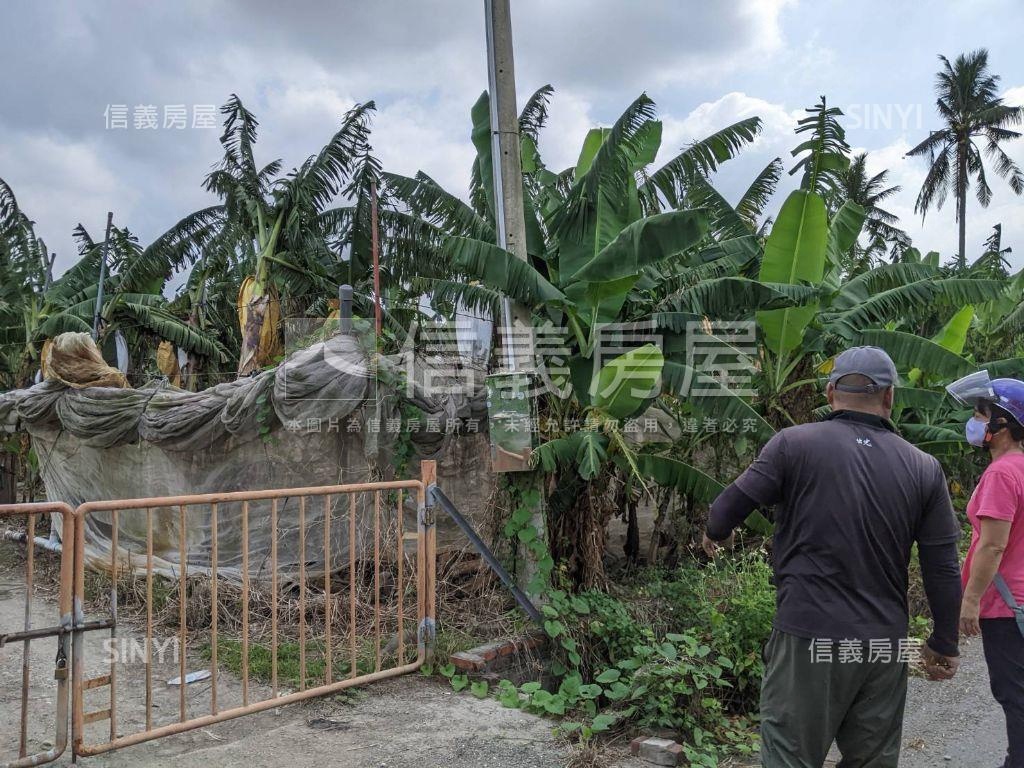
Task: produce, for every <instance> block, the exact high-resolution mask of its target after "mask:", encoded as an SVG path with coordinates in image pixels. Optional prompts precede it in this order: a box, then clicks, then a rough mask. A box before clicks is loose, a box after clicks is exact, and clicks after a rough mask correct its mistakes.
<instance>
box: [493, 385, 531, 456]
mask: <svg viewBox="0 0 1024 768" xmlns="http://www.w3.org/2000/svg"><path fill="white" fill-rule="evenodd" d="M533 385H534V376H533V374H530V373H518V372H516V373H495V374H491V375H490V376H488V377H487V429H488V432H489V433H490V437H491V470H492V471H493V472H528V471H530V470H532V469H533V467H532V466H531V464H530V457H531V456H532V455H533V449H534V448H536V446H537V440H538V438H539V435H538V434H537V432H538V429H537V398H536V396H535V394H534V386H533Z"/></svg>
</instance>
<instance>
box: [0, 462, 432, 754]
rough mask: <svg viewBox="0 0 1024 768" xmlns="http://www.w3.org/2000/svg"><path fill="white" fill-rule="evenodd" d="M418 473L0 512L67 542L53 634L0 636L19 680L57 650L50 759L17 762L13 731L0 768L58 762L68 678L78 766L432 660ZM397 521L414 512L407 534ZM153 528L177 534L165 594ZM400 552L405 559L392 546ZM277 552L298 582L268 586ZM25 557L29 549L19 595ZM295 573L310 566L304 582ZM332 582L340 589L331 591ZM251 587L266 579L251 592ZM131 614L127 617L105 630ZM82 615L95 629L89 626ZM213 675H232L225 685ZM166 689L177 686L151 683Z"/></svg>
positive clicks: (427, 553)
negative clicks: (262, 536)
mask: <svg viewBox="0 0 1024 768" xmlns="http://www.w3.org/2000/svg"><path fill="white" fill-rule="evenodd" d="M422 470H423V475H422V477H421V479H420V480H404V481H392V482H379V483H361V484H350V485H337V486H325V487H316V488H291V489H283V490H266V491H252V492H233V493H213V494H199V495H192V496H175V497H153V498H140V499H129V500H117V501H101V502H89V503H86V504H82V505H81V506H80V507H78V509H77V510H74V511H73V512H72V510H71V509H70V508H69V507H67V505H35V506H32V509H31V510H29V509H27V507H29V506H31V505H16V508H9V509H8V508H3V507H0V516H2V515H4V514H7V515H30V516H31V515H35V514H38V513H40V512H48V511H60V512H62V513H63V521H64V522H63V526H64V528H63V541H64V542H65V544H64V548H63V551H62V555H61V579H60V613H61V623H60V625H59V626H58V627H54V628H50V629H49V630H32V631H31V632H32V634H31V638H29V637H23V635H25V633H13V634H12V633H9V634H8V635H0V637H8V638H10V642H14V641H17V640H22V641H23V642H24V643H25V649H26V650H25V659H26V662H25V663H26V667H25V669H26V672H25V680H27V679H28V678H27V675H28V672H27V669H28V667H27V659H28V643H29V642H30V639H37V638H42V637H48V636H50V635H54V636H57V637H58V642H59V648H60V652H59V654H58V669H57V675H58V688H57V692H56V702H57V703H56V712H55V716H56V738H55V741H54V746H53V748H52V749H50V750H48V751H45V752H41V753H39V754H37V755H34V756H28V755H26V750H25V746H24V743H25V737H24V726H23V728H22V731H23V735H22V739H21V742H22V743H21V748H20V755H19V758H18V759H17V760H15V761H13V762H10V763H6V764H5V763H3V762H2V761H3V759H4V758H5V757H6V756H5V755H4V754H3V753H2V752H0V766H3V765H7V766H9V767H10V768H14V766H18V768H20V767H21V766H28V765H40V764H42V763H45V762H48V761H50V760H53V759H55V758H56V757H58V756H59V755H60V754H61V753H62V752H63V750H64V747H65V745H66V742H67V723H68V688H69V686H68V682H67V666H70V667H71V670H72V673H71V685H70V692H71V694H70V695H71V698H70V710H71V718H70V720H71V743H72V750H73V754H74V755H75V756H76V757H77V756H87V755H96V754H101V753H103V752H108V751H110V750H113V749H118V748H120V747H126V746H130V745H133V744H138V743H141V742H144V741H149V740H152V739H157V738H160V737H162V736H168V735H171V734H175V733H181V732H183V731H187V730H191V729H194V728H200V727H205V726H208V725H211V724H214V723H218V722H222V721H225V720H230V719H233V718H237V717H241V716H243V715H247V714H250V713H254V712H260V711H263V710H267V709H271V708H274V707H279V706H282V705H285V704H290V703H293V702H297V701H301V700H304V699H310V698H313V697H317V696H322V695H325V694H329V693H333V692H336V691H339V690H341V689H344V688H348V687H351V686H354V685H359V684H362V683H370V682H374V681H377V680H382V679H385V678H389V677H395V676H398V675H402V674H406V673H408V672H412V671H414V670H416V669H418V668H419V667H421V666H422V665H423V664H424V662H426V661H427V660H429V659H430V658H431V656H432V653H433V642H434V626H435V625H434V616H435V584H434V582H435V548H436V537H435V529H434V523H433V515H432V513H431V511H430V510H429V508H428V500H427V488H428V486H429V485H430V484H431V483H433V481H434V472H435V470H434V463H433V462H423V463H422ZM407 501H408V502H411V504H409V505H407V504H406V502H407ZM407 506H411V507H412V508H413V509H412V510H411V511H412V513H413V514H412V520H411V521H409V522H407V521H406V520H405V519H404V518H405V517H406V515H405V510H406V508H407ZM5 509H6V510H7V511H6V512H5ZM257 511H259V514H260V516H259V518H258V519H259V520H260V521H261V524H262V525H266V526H269V529H270V530H269V536H270V548H269V553H261V554H260V557H261V558H262V561H261V562H260V563H254V562H250V546H249V540H250V528H249V523H250V518H251V517H252V516H253V514H254V513H256V512H257ZM264 513H265V514H264ZM229 514H230V515H232V516H233V521H235V522H238V523H239V524H240V526H239V527H238V528H230V529H228V531H227V533H228V534H230V535H235V533H236V532H237V531H239V528H240V532H239V533H237V537H238V540H236V541H233V542H232V544H233V545H234V546H235V547H237V548H240V551H241V563H240V566H239V567H237V568H235V569H234V576H235V577H236V578H234V579H232V578H226V577H225V573H224V571H226V570H227V569H226V568H224V567H223V565H222V564H221V558H220V557H219V555H218V544H219V543H221V542H223V541H224V540H225V539H224V535H225V531H224V530H223V529H218V523H219V522H221V523H222V522H223V521H224V520H225V519H226V516H227V515H229ZM29 519H30V520H33V519H34V517H30V518H29ZM155 519H159V520H161V521H162V522H164V523H167V522H168V521H170V523H171V524H172V525H173V526H174V528H175V530H176V532H177V537H178V539H177V553H176V554H177V558H176V561H177V569H176V572H175V573H173V574H172V576H173V578H172V579H166V578H160V577H159V576H158V574H157V573H156V570H155V567H154V559H155V553H154V533H153V532H154V520H155ZM195 525H204V526H208V530H209V533H210V535H209V539H208V540H209V547H208V549H204V550H203V551H202V552H198V553H197V552H190V551H189V540H188V539H189V536H188V531H189V530H190V528H191V527H193V526H195ZM87 526H101V527H102V528H103V529H104V531H106V532H109V538H110V540H111V544H112V546H111V547H110V553H109V555H105V557H109V562H105V563H97V562H96V556H95V555H94V554H93V553H91V552H89V551H87V547H86V537H85V531H86V527H87ZM31 528H32V525H31V523H30V524H29V529H30V532H31ZM128 530H132V531H134V532H139V531H143V532H144V533H143V534H142V536H141V539H136V541H140V540H141V542H142V544H141V546H140V550H139V551H136V552H132V551H131V550H130V548H128V547H127V544H126V538H127V537H126V531H128ZM407 531H408V532H407ZM346 533H347V536H346V535H344V534H346ZM339 534H340V538H342V539H347V542H348V543H347V553H346V554H347V558H344V557H342V558H339V557H338V556H337V553H336V543H337V540H338V539H339ZM119 537H120V540H119ZM289 537H292V538H291V539H290V538H289ZM360 537H362V539H363V541H362V543H360V544H359V546H357V542H359V539H360ZM413 542H414V543H415V548H414V552H410V551H408V550H409V549H411V547H410V548H407V546H406V544H407V543H408V544H412V543H413ZM280 547H288V548H289V551H290V552H293V553H294V552H297V553H298V554H297V569H292V570H291V571H289V572H287V573H285V572H281V571H280V569H279V567H278V566H279V548H280ZM357 549H360V550H362V552H361V553H359V554H357ZM165 554H166V553H165ZM90 557H91V558H92V562H91V563H90V566H92V567H90V569H89V570H87V569H86V564H87V559H89V558H90ZM32 558H33V552H32V547H29V548H28V559H27V563H28V568H27V579H28V583H29V591H30V590H31V578H32V575H31V574H32V565H31V564H32ZM346 560H347V562H346ZM409 561H411V563H410V562H409ZM308 563H316V568H317V572H316V573H311V572H310V571H308V570H307V564H308ZM97 565H101V566H105V567H102V568H97V567H96V566H97ZM346 569H347V572H348V577H347V579H343V578H342V579H339V574H341V573H343V572H344V571H345V570H346ZM253 572H258V573H259V574H263V573H266V575H267V578H265V579H264V578H256V579H254V578H253V576H252V574H253ZM339 581H340V582H341V583H339ZM412 592H415V597H414V598H413V597H412V596H411V594H410V593H412ZM129 609H130V610H131V612H132V613H133V614H134V615H132V616H128V615H124V616H122V615H119V614H121V613H122V612H124V611H126V610H129ZM413 610H415V613H412V611H413ZM94 612H95V613H97V614H102V615H98V616H96V617H93V616H90V615H87V614H91V613H94ZM254 614H255V615H254ZM26 616H27V618H26V627H28V626H30V623H29V620H28V614H26ZM172 623H173V626H170V625H171V624H172ZM389 637H390V638H391V642H389V643H388V644H387V646H383V645H382V643H383V641H384V640H386V639H388V638H389ZM339 641H340V642H339ZM69 646H70V647H69ZM168 648H171V649H172V658H171V660H170V661H168V660H167V658H166V651H167V650H168ZM61 659H65V660H66V659H70V660H71V663H70V665H68V664H64V665H61V661H60V660H61ZM254 665H256V666H257V668H255V669H254V668H253V667H254ZM225 666H226V667H228V668H229V669H231V671H232V672H235V673H236V674H233V675H227V676H225V675H223V674H222V669H223V668H224V667H225ZM219 673H220V674H219ZM169 674H176V678H175V679H171V680H167V681H166V682H163V681H162V680H163V677H164V676H165V675H169ZM236 678H237V679H236ZM155 681H157V682H155ZM27 685H28V684H27V682H26V683H24V684H23V686H22V700H23V713H26V712H27V705H26V704H25V703H24V702H25V701H26V700H27V696H28V693H27V691H28V687H27ZM172 699H173V700H172ZM26 717H27V715H26V714H23V715H22V722H23V723H24V721H25V718H26Z"/></svg>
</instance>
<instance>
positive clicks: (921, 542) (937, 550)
mask: <svg viewBox="0 0 1024 768" xmlns="http://www.w3.org/2000/svg"><path fill="white" fill-rule="evenodd" d="M932 473H933V475H932V479H931V482H930V484H929V485H930V493H929V494H928V498H927V501H926V505H925V510H924V514H923V515H922V517H921V524H920V525H919V526H918V530H917V536H916V538H917V554H918V560H919V562H920V563H921V579H922V581H923V582H924V591H925V596H926V597H927V598H928V607H929V608H930V609H931V613H932V620H933V622H934V627H933V631H932V635H931V637H929V638H928V647H929V648H930V649H931V650H932V651H933V652H934V653H935V654H938V655H939V656H942V657H944V658H946V659H953V658H956V657H957V656H959V654H960V649H959V643H960V628H959V623H960V593H961V585H960V553H959V549H958V547H957V543H958V542H959V540H960V525H959V523H958V522H957V519H956V514H955V513H954V512H953V503H952V501H951V500H950V498H949V490H948V488H947V485H946V477H945V475H944V474H943V472H942V468H941V466H939V463H938V462H937V461H936V462H935V464H934V465H933V468H932Z"/></svg>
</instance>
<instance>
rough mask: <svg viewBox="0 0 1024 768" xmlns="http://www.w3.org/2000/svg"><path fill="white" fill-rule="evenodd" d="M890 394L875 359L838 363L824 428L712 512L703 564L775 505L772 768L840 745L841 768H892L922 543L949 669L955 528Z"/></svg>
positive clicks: (887, 366) (779, 440) (768, 740)
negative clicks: (902, 432) (911, 585)
mask: <svg viewBox="0 0 1024 768" xmlns="http://www.w3.org/2000/svg"><path fill="white" fill-rule="evenodd" d="M895 384H896V367H895V366H894V365H893V362H892V360H891V359H890V358H889V356H888V355H887V354H886V353H885V352H884V351H883V350H881V349H878V348H876V347H854V348H852V349H849V350H847V351H846V352H843V353H842V354H840V355H839V356H838V357H837V358H836V360H835V366H834V368H833V371H832V373H831V375H830V376H829V383H828V389H827V396H828V401H829V404H830V405H831V406H832V413H831V414H830V415H829V417H828V418H827V419H826V420H824V421H822V422H819V423H815V424H803V425H800V426H795V427H790V428H788V429H783V430H782V431H780V432H779V433H778V434H776V435H775V436H774V437H773V438H772V439H771V440H770V441H769V442H768V443H767V445H765V446H764V448H763V449H762V451H761V453H760V455H759V456H758V457H757V460H756V461H755V462H754V463H753V464H751V465H750V467H748V468H747V470H746V471H745V472H744V473H743V474H742V475H741V476H740V477H738V478H737V479H736V481H735V482H734V483H733V484H732V485H730V486H729V487H728V488H726V489H725V490H724V491H723V492H722V493H721V494H720V495H719V497H718V498H717V499H716V500H715V502H714V503H713V504H712V506H711V515H710V519H709V521H708V527H707V534H706V536H705V539H704V548H705V550H707V551H708V553H709V554H711V555H714V554H715V553H716V551H717V550H718V548H719V545H720V544H721V543H727V544H730V543H731V540H732V535H733V530H734V529H735V528H736V527H737V526H738V525H740V524H742V522H743V520H744V519H746V517H747V516H748V515H749V514H750V513H751V512H752V511H753V510H754V509H755V508H757V507H770V506H775V507H776V512H775V535H774V538H773V545H772V553H773V566H774V571H775V583H776V588H777V610H776V616H775V623H774V629H773V631H772V636H771V639H770V640H769V642H768V645H767V647H766V649H765V661H766V670H765V677H764V682H763V685H762V691H761V739H762V747H761V755H762V764H763V765H764V766H766V768H820V767H821V765H822V764H823V762H824V760H825V757H826V755H827V753H828V751H829V749H830V747H831V745H832V742H833V740H835V741H836V742H837V743H838V745H839V749H840V751H841V752H842V753H843V762H842V763H840V766H872V768H889V767H890V766H891V768H896V766H897V763H898V761H899V751H900V740H901V735H902V723H903V708H904V703H905V700H906V690H907V664H906V661H907V657H908V655H909V652H910V650H911V648H912V645H911V644H910V643H909V641H908V640H907V632H908V618H907V614H908V608H907V587H908V581H909V577H908V567H909V563H910V557H911V550H912V547H913V545H914V544H915V543H916V544H917V548H918V556H919V559H920V563H921V571H922V576H923V579H924V586H925V592H926V594H927V597H928V602H929V606H930V607H931V611H932V615H933V617H934V622H935V626H934V632H933V633H932V635H931V637H930V638H929V639H928V641H927V642H926V643H925V645H924V646H923V647H922V648H921V654H922V656H923V659H924V662H925V668H926V670H927V672H928V674H929V676H930V677H931V678H932V679H936V680H941V679H949V678H951V677H953V675H954V674H955V673H956V669H957V666H958V658H957V657H958V654H959V651H958V647H957V645H958V641H959V635H958V627H957V622H958V618H959V604H960V569H959V560H958V552H957V541H958V540H959V537H960V528H959V525H958V524H957V521H956V517H955V515H954V513H953V508H952V504H951V503H950V499H949V493H948V491H947V487H946V479H945V477H944V475H943V472H942V468H941V467H940V465H939V462H938V461H937V460H936V459H935V458H934V457H932V456H929V455H928V454H926V453H924V452H922V451H920V450H918V449H917V448H915V447H914V446H912V445H910V443H908V442H906V441H905V440H903V438H901V437H900V436H899V435H897V434H896V431H895V429H894V427H893V425H892V423H891V422H890V421H889V417H890V415H891V412H892V402H893V387H894V385H895Z"/></svg>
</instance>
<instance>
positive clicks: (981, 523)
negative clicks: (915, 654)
mask: <svg viewBox="0 0 1024 768" xmlns="http://www.w3.org/2000/svg"><path fill="white" fill-rule="evenodd" d="M973 377H974V381H973V384H974V385H975V386H977V385H978V384H979V382H980V379H981V377H979V375H978V374H974V375H973ZM967 378H968V379H970V378H972V377H967ZM984 380H985V382H987V384H988V387H989V389H988V392H984V391H983V390H982V391H981V393H980V394H979V393H977V392H975V395H976V396H975V397H964V396H963V395H964V390H965V389H966V388H965V387H963V386H961V387H960V393H959V394H958V392H957V391H956V389H955V388H957V387H958V385H961V383H962V382H964V381H965V380H964V379H961V381H960V382H957V384H953V385H950V392H951V393H952V394H953V395H954V396H955V397H957V398H958V399H960V400H961V401H962V402H970V401H971V400H973V405H974V408H975V413H974V417H973V418H972V419H971V420H970V421H969V422H968V423H967V427H966V432H967V439H968V441H969V442H970V443H971V444H972V445H977V446H979V447H984V448H986V449H988V451H989V453H990V454H991V457H992V462H991V463H990V464H989V466H988V468H987V469H986V470H985V472H984V474H983V475H982V476H981V480H980V481H979V483H978V487H977V488H975V489H974V494H973V495H972V496H971V500H970V503H969V504H968V505H967V517H968V519H969V520H970V522H971V528H972V529H973V535H972V537H971V547H970V550H969V551H968V553H967V560H966V561H965V562H964V574H963V578H964V596H963V604H962V606H961V610H960V631H961V632H962V633H963V634H964V635H977V634H981V636H982V642H983V644H984V647H985V661H986V662H987V664H988V670H989V680H990V682H991V686H992V694H993V695H994V696H995V698H996V701H998V702H999V704H1000V705H1001V706H1002V707H1003V711H1004V712H1005V714H1006V729H1007V734H1008V740H1009V746H1008V750H1007V757H1006V762H1005V763H1004V764H1003V768H1024V607H1020V606H1024V382H1022V381H1018V380H1016V379H995V380H993V381H991V382H989V381H988V374H987V373H986V374H985V375H984Z"/></svg>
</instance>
